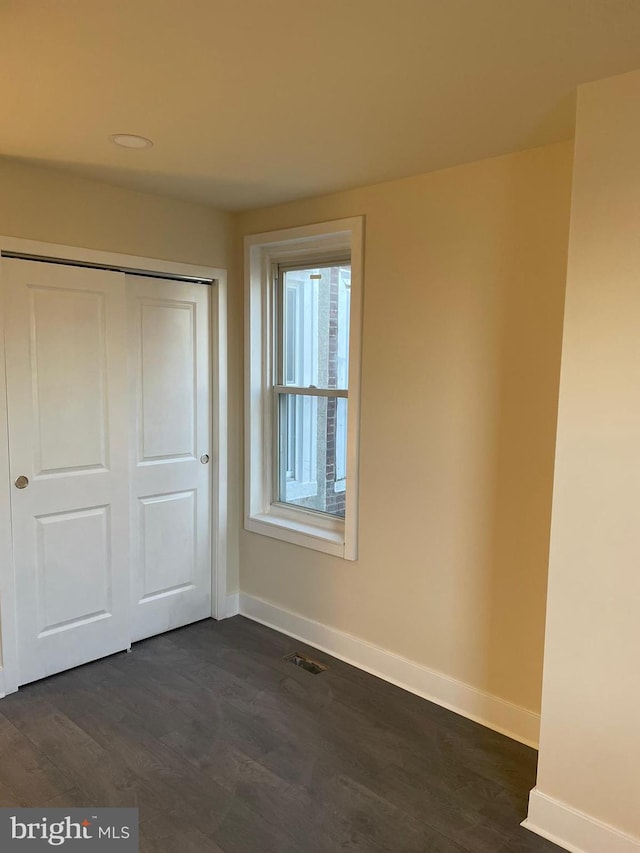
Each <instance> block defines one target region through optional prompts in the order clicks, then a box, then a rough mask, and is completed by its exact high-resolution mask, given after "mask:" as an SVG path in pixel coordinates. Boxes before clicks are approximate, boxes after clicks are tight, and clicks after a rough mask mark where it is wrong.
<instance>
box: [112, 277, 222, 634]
mask: <svg viewBox="0 0 640 853" xmlns="http://www.w3.org/2000/svg"><path fill="white" fill-rule="evenodd" d="M209 295H210V294H209V287H207V286H205V285H197V284H193V285H192V284H184V283H182V282H174V281H166V280H162V279H154V278H150V277H141V276H127V297H128V311H129V357H130V360H129V375H130V381H131V393H130V398H131V401H132V404H131V433H132V436H133V438H132V459H131V566H132V575H133V577H132V587H133V621H132V639H133V640H134V641H135V640H141V639H143V638H144V637H149V636H151V635H152V634H159V633H161V632H162V631H168V630H171V629H172V628H177V627H179V626H180V625H186V624H188V623H189V622H195V621H197V620H198V619H205V618H207V617H209V616H211V512H210V502H211V498H210V495H211V471H212V468H213V460H211V461H210V460H209V455H210V453H211V443H210V442H211V435H210V433H211V413H210V406H211V394H210V339H209Z"/></svg>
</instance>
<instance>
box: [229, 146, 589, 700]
mask: <svg viewBox="0 0 640 853" xmlns="http://www.w3.org/2000/svg"><path fill="white" fill-rule="evenodd" d="M571 162H572V146H571V145H570V144H569V143H562V144H559V145H554V146H549V147H545V148H539V149H535V150H531V151H527V152H524V153H520V154H514V155H510V156H506V157H502V158H498V159H493V160H485V161H482V162H480V163H475V164H472V165H468V166H463V167H459V168H455V169H449V170H446V171H442V172H437V173H431V174H428V175H422V176H419V177H415V178H411V179H407V180H401V181H394V182H391V183H387V184H381V185H378V186H373V187H368V188H365V189H360V190H356V191H352V192H345V193H339V194H335V195H331V196H327V197H323V198H318V199H313V200H309V201H303V202H297V203H292V204H288V205H283V206H279V207H275V208H271V209H266V210H260V211H254V212H250V213H246V214H243V215H240V216H238V217H237V222H238V225H239V231H240V234H249V233H256V232H260V231H266V230H270V229H275V228H281V227H288V226H294V225H302V224H307V223H312V222H320V221H323V220H330V219H336V218H339V217H345V216H353V215H358V214H364V215H365V216H366V255H365V294H364V343H363V373H362V421H361V492H360V494H361V506H360V510H361V512H360V559H359V561H358V562H357V563H355V564H354V563H350V562H345V561H342V560H339V559H335V558H332V557H329V556H327V555H324V554H320V553H317V552H313V551H309V550H305V549H303V548H299V547H297V546H293V545H289V544H286V543H283V542H279V541H276V540H272V539H268V538H266V537H262V536H259V535H255V534H249V533H246V532H244V531H243V532H242V533H241V545H240V565H241V578H240V580H241V588H242V590H243V592H246V593H249V594H251V595H255V596H258V597H261V598H265V599H267V600H270V601H272V602H274V603H276V604H278V605H279V606H281V607H284V608H287V609H289V610H292V611H294V612H297V613H300V614H302V615H304V616H306V617H309V618H311V619H315V620H318V621H320V622H322V623H325V624H328V625H330V626H333V627H336V628H338V629H341V630H343V631H346V632H349V633H351V634H353V635H355V636H357V637H360V638H362V639H365V640H367V641H369V642H371V643H374V644H376V645H378V646H381V647H383V648H385V649H388V650H390V651H392V652H395V653H398V654H400V655H403V656H405V657H408V658H410V659H413V660H415V661H418V662H419V663H422V664H424V665H426V666H429V667H431V668H434V669H436V670H439V671H441V672H443V673H446V674H447V675H449V676H453V677H454V678H457V679H460V680H462V681H464V682H466V683H468V684H470V685H473V686H475V687H477V688H480V689H481V690H484V691H488V692H489V693H492V694H495V695H497V696H499V697H502V698H504V699H506V700H508V701H510V702H513V703H515V704H517V705H520V706H523V707H525V708H527V709H531V710H534V711H537V710H538V709H539V699H540V682H541V664H542V649H543V634H544V608H545V594H546V575H547V556H548V538H549V521H550V505H551V488H552V475H553V454H554V441H555V425H556V406H557V392H558V376H559V357H560V345H561V332H562V311H563V298H564V285H565V272H566V252H567V239H568V223H569V200H570V182H571ZM238 251H239V249H238Z"/></svg>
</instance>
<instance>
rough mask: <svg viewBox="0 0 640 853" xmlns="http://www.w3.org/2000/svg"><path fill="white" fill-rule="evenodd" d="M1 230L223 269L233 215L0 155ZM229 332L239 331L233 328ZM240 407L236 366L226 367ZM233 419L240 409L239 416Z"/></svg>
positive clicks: (232, 572)
mask: <svg viewBox="0 0 640 853" xmlns="http://www.w3.org/2000/svg"><path fill="white" fill-rule="evenodd" d="M0 234H2V235H5V236H11V237H23V238H26V239H31V240H42V241H46V242H50V243H61V244H65V245H71V246H82V247H86V248H91V249H101V250H104V251H110V252H122V253H125V254H132V255H141V256H145V257H150V258H161V259H165V260H171V261H182V262H185V263H193V264H202V265H205V266H214V267H221V268H223V269H228V270H229V272H230V275H229V286H230V289H232V288H233V286H234V282H236V281H237V275H235V270H234V269H233V267H232V263H231V262H232V260H233V252H232V250H231V239H232V234H231V217H230V216H229V215H228V214H226V213H222V212H220V211H217V210H214V209H213V208H210V207H205V206H201V205H196V204H191V203H188V202H182V201H176V200H175V199H169V198H164V197H162V196H158V195H152V194H148V193H140V192H134V191H132V190H127V189H123V188H120V187H116V186H112V185H110V184H106V183H102V182H99V181H92V180H87V179H85V178H79V177H77V176H74V175H70V174H67V173H63V172H58V171H54V170H51V169H43V168H37V167H33V166H27V165H24V164H21V163H19V162H16V161H13V160H7V159H2V158H0ZM232 332H233V334H234V335H237V334H240V332H239V330H238V328H237V327H234V328H233V330H232ZM230 370H231V371H235V372H232V373H231V375H230V381H231V385H232V387H231V397H232V403H233V405H234V406H235V409H234V411H235V412H237V408H238V405H239V395H238V392H237V384H238V382H237V373H238V365H237V363H236V364H235V365H233V364H232V365H231V368H230ZM236 419H237V414H236ZM236 432H237V430H235V429H233V430H231V434H232V440H233V442H234V453H235V455H233V454H232V455H231V457H230V476H229V483H230V513H231V519H230V529H231V535H230V536H229V580H228V583H229V589H230V591H233V590H234V589H236V588H237V583H238V580H237V575H238V569H237V566H238V541H237V529H238V517H239V516H238V508H239V479H240V472H239V467H238V447H237V441H236V440H235V433H236Z"/></svg>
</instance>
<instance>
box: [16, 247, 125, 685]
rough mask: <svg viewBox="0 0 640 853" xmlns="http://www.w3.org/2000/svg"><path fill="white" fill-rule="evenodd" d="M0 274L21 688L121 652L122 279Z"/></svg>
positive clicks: (41, 271) (49, 270)
mask: <svg viewBox="0 0 640 853" xmlns="http://www.w3.org/2000/svg"><path fill="white" fill-rule="evenodd" d="M2 268H3V279H4V294H5V333H6V355H7V388H8V403H9V441H10V463H11V480H12V516H13V548H14V559H15V571H16V617H17V630H18V667H19V683H20V684H25V683H27V682H29V681H34V680H35V679H38V678H42V677H43V676H46V675H50V674H52V673H54V672H59V671H60V670H63V669H68V668H69V667H73V666H77V665H78V664H81V663H85V662H87V661H90V660H94V659H95V658H99V657H103V656H105V655H108V654H111V653H113V652H117V651H119V650H122V649H125V648H127V647H128V646H129V645H130V631H129V626H130V609H131V608H130V585H129V566H128V562H129V560H128V556H129V555H128V549H129V540H128V531H129V517H128V452H129V450H128V448H129V440H128V423H127V399H128V398H127V376H126V314H125V307H126V299H125V292H124V288H125V280H124V276H123V275H122V274H120V273H116V272H107V271H103V270H93V269H81V268H77V267H65V266H60V265H54V264H47V263H38V262H34V261H25V260H7V259H5V260H3V261H2Z"/></svg>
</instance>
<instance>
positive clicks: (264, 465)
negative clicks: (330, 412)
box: [244, 216, 364, 560]
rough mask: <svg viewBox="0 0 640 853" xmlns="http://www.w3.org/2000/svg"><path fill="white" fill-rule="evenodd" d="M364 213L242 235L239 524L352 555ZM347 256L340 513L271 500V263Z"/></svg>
mask: <svg viewBox="0 0 640 853" xmlns="http://www.w3.org/2000/svg"><path fill="white" fill-rule="evenodd" d="M363 238H364V217H362V216H356V217H352V218H349V219H338V220H335V221H333V222H324V223H320V224H318V225H305V226H301V227H298V228H287V229H284V230H280V231H270V232H267V233H263V234H253V235H251V236H248V237H246V238H245V522H244V526H245V529H246V530H249V531H250V532H252V533H261V534H263V535H265V536H270V537H272V538H274V539H281V540H283V541H285V542H291V543H293V544H294V545H302V546H303V547H305V548H313V549H314V550H316V551H323V552H325V553H327V554H332V555H333V556H336V557H343V558H344V559H345V560H357V558H358V442H359V433H360V371H361V350H362V289H363V260H364V257H363ZM345 252H348V253H349V254H350V256H351V318H350V324H349V416H348V423H347V472H346V492H347V494H346V505H345V518H344V520H342V519H339V518H333V517H331V516H328V515H324V514H321V513H317V512H313V511H308V510H304V509H299V508H296V507H291V506H289V505H285V504H281V503H274V502H272V495H273V459H272V454H273V450H272V448H273V412H272V406H273V404H272V396H273V395H272V393H271V387H272V376H273V372H272V371H273V369H274V364H273V341H272V329H273V317H272V314H273V306H274V299H273V286H274V283H273V276H272V269H273V265H274V264H276V263H291V262H293V261H298V260H304V259H305V257H307V256H308V257H312V258H315V259H317V258H318V257H319V256H325V255H326V256H327V257H329V256H331V255H332V254H339V253H342V254H344V253H345Z"/></svg>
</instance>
